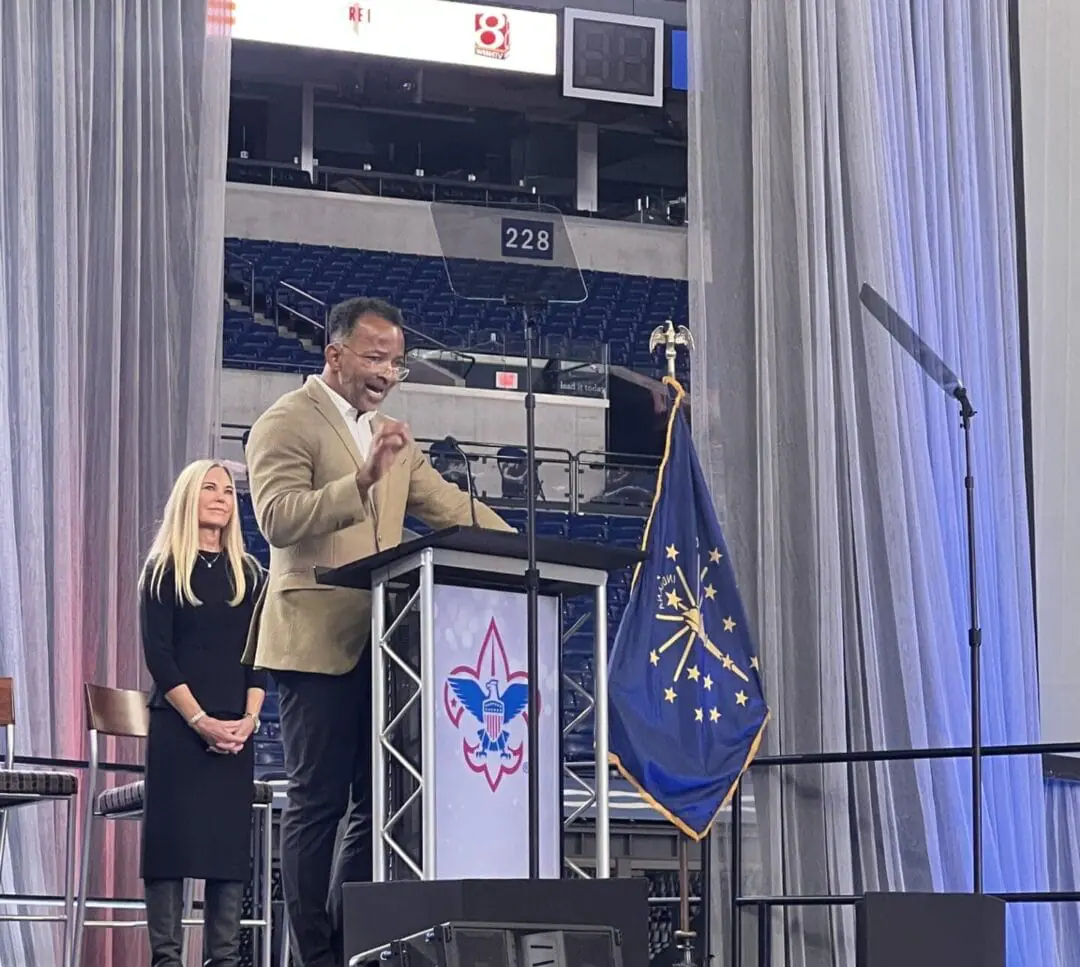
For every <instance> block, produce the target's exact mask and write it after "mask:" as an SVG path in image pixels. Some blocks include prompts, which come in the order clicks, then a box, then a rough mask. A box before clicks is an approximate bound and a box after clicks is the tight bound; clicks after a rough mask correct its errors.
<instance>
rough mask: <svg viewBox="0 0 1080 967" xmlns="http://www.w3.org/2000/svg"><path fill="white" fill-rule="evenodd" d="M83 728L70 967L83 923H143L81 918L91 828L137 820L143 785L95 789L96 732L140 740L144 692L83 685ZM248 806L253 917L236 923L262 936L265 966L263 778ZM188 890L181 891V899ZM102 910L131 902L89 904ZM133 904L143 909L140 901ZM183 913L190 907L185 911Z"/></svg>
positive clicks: (266, 803) (267, 802)
mask: <svg viewBox="0 0 1080 967" xmlns="http://www.w3.org/2000/svg"><path fill="white" fill-rule="evenodd" d="M86 726H87V729H88V731H89V736H90V743H89V744H90V769H89V775H88V777H87V790H86V800H85V805H84V809H85V814H86V815H85V821H84V826H83V839H82V866H81V868H80V870H79V891H78V896H77V899H76V916H75V943H74V951H73V956H72V961H71V967H80V965H79V958H80V957H81V956H82V949H83V935H84V932H85V929H86V927H120V926H124V927H127V926H145V925H146V921H145V920H142V921H124V922H123V923H119V922H116V921H110V920H91V921H87V919H86V907H87V900H88V897H87V895H86V891H87V884H88V882H89V879H90V877H89V873H90V844H91V836H92V833H93V827H94V823H95V821H96V820H99V819H106V820H111V819H138V818H140V817H141V816H142V813H143V804H144V802H145V792H146V783H145V781H144V780H142V779H140V780H138V781H137V782H129V783H126V784H124V785H121V786H115V787H114V788H112V789H104V790H102V791H101V792H98V773H99V772H100V755H101V750H100V741H101V737H102V736H113V737H117V738H135V739H145V738H146V736H147V735H148V733H149V731H150V710H149V709H148V708H147V706H146V695H144V694H143V693H142V692H139V691H134V690H131V689H122V688H106V687H105V686H103V685H91V684H90V683H87V684H86ZM254 792H255V795H254V808H255V812H256V814H257V815H259V816H260V824H259V833H260V843H261V846H260V849H259V852H258V856H257V859H258V860H259V870H260V872H261V881H260V883H259V885H260V887H261V890H260V891H259V892H260V898H259V905H258V906H259V912H260V913H261V914H262V916H261V917H260V918H259V919H257V920H242V921H241V922H240V925H241V926H242V927H248V928H254V929H257V930H258V931H259V932H260V933H261V935H262V949H261V951H260V954H261V956H260V960H259V963H260V965H261V967H271V963H272V951H271V948H270V937H271V932H272V907H271V889H272V886H273V880H272V877H271V870H272V863H273V846H274V837H273V833H274V823H273V818H274V814H273V801H274V794H273V789H272V788H271V787H270V785H268V784H267V783H265V782H256V783H255V790H254ZM187 897H188V894H187V893H185V900H186V899H187ZM95 906H101V907H102V908H104V909H120V908H124V909H130V908H131V904H130V903H129V902H126V901H120V900H112V901H110V900H103V901H100V902H98V903H95ZM138 907H139V908H141V909H145V904H142V903H139V904H138ZM185 913H186V914H189V913H190V910H188V911H185ZM195 926H202V921H201V920H194V919H192V918H191V917H190V916H189V915H185V918H184V928H185V931H186V929H187V928H188V927H195Z"/></svg>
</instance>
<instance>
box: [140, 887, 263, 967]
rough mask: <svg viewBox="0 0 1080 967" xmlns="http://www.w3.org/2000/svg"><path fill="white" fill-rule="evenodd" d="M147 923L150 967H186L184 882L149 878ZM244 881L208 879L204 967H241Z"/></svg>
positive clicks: (204, 914)
mask: <svg viewBox="0 0 1080 967" xmlns="http://www.w3.org/2000/svg"><path fill="white" fill-rule="evenodd" d="M145 890H146V925H147V930H148V932H149V934H150V967H183V963H184V961H183V959H182V957H181V952H182V950H183V946H184V928H183V918H184V881H183V880H147V881H146V883H145ZM243 908H244V884H243V883H235V882H232V881H230V880H207V881H206V896H205V900H204V904H203V960H204V963H205V967H240V919H241V914H242V912H243Z"/></svg>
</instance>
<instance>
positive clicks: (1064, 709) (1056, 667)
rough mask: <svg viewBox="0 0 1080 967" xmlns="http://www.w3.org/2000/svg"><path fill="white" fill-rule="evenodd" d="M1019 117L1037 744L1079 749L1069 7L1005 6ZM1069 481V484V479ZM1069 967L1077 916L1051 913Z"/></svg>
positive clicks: (1058, 820) (1073, 47) (1079, 853)
mask: <svg viewBox="0 0 1080 967" xmlns="http://www.w3.org/2000/svg"><path fill="white" fill-rule="evenodd" d="M1016 13H1017V34H1018V43H1019V55H1020V56H1019V61H1020V65H1019V66H1020V98H1021V108H1022V117H1023V161H1024V165H1023V184H1024V222H1025V229H1026V231H1025V236H1026V255H1027V310H1028V327H1027V331H1028V351H1029V357H1030V378H1029V387H1030V395H1031V398H1030V406H1031V475H1032V489H1033V494H1032V505H1033V510H1034V528H1033V529H1034V534H1035V574H1036V578H1037V580H1036V611H1035V613H1036V616H1037V618H1038V628H1039V684H1040V690H1039V691H1040V701H1041V710H1042V732H1043V740H1044V741H1046V742H1077V741H1080V702H1077V695H1078V694H1080V649H1078V648H1077V647H1076V629H1077V628H1078V627H1080V595H1078V594H1077V593H1076V589H1077V587H1078V586H1080V502H1078V501H1077V499H1076V493H1077V488H1078V486H1080V370H1078V367H1077V359H1078V358H1080V356H1078V355H1077V352H1080V329H1078V327H1077V320H1076V317H1075V316H1074V314H1073V307H1074V306H1075V305H1076V304H1077V299H1078V298H1080V222H1078V220H1077V216H1076V213H1077V206H1078V205H1080V4H1076V3H1073V2H1072V0H1020V2H1018V3H1017V5H1016ZM1074 478H1075V479H1074ZM1047 821H1048V824H1049V830H1048V835H1049V838H1050V839H1049V843H1050V845H1049V850H1050V885H1051V887H1052V888H1053V889H1055V890H1073V891H1075V890H1076V889H1077V888H1078V885H1080V835H1078V833H1080V784H1077V783H1069V782H1048V783H1047ZM1054 915H1055V919H1056V922H1057V927H1058V956H1059V958H1060V962H1061V963H1063V964H1075V963H1080V906H1078V905H1077V904H1063V903H1057V904H1055V905H1054Z"/></svg>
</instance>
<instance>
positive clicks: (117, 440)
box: [0, 0, 230, 967]
mask: <svg viewBox="0 0 1080 967" xmlns="http://www.w3.org/2000/svg"><path fill="white" fill-rule="evenodd" d="M216 6H221V5H220V4H219V5H216ZM229 65H230V40H229V37H228V33H227V25H226V24H225V23H224V22H223V21H221V20H220V19H218V17H217V16H216V15H214V16H210V17H208V15H207V5H206V3H205V2H204V0H193V2H190V3H189V2H183V3H178V2H173V0H47V2H41V0H3V2H2V3H0V172H2V174H0V320H2V330H0V674H3V675H11V676H13V677H14V678H15V683H16V715H17V727H16V734H17V750H16V751H17V752H18V753H20V754H24V755H37V756H60V757H70V758H83V757H85V753H86V749H85V731H84V721H83V712H82V685H83V683H84V682H87V681H93V682H98V683H101V684H107V685H114V686H122V687H139V686H142V685H144V684H145V681H144V677H143V670H142V658H141V652H140V646H139V642H138V636H137V626H136V614H135V580H136V576H137V573H138V569H139V561H140V558H141V557H142V555H143V554H144V553H145V548H146V544H147V541H148V538H149V536H150V534H151V531H152V527H153V524H154V521H155V518H156V517H157V516H158V514H159V513H160V510H161V506H162V503H163V501H164V498H165V496H167V493H168V489H169V487H170V485H171V482H172V479H173V477H174V475H175V474H176V472H177V471H178V470H179V469H180V467H181V466H182V465H183V464H184V463H185V462H186V461H187V460H188V459H191V458H194V457H196V456H201V455H206V454H207V453H209V452H211V451H210V448H211V443H212V440H213V433H214V428H215V424H216V422H217V413H216V406H217V393H216V386H217V381H218V371H219V357H220V342H221V340H220V331H221V329H220V317H221V305H222V302H221V278H222V275H221V273H222V266H221V263H222V239H223V236H224V193H225V184H224V176H225V155H226V139H227V111H228V93H229ZM119 751H120V752H123V753H126V754H127V755H128V756H130V757H137V756H138V751H139V750H138V749H137V748H127V749H122V750H119ZM60 820H61V814H60V811H59V810H58V811H57V812H56V813H55V814H54V813H53V812H52V811H51V810H50V809H44V808H32V809H24V810H20V811H18V812H17V814H16V815H15V817H14V820H13V823H12V827H11V835H10V845H9V849H8V853H7V861H6V863H5V868H4V871H3V880H2V884H3V888H4V890H5V891H10V890H12V889H15V890H19V891H23V892H29V893H54V894H55V893H59V892H60V886H61V871H62V865H61V861H60V860H61V858H60V853H59V850H60V844H62V842H63V836H62V830H63V826H62V824H61V821H60ZM124 825H127V824H124ZM106 845H107V846H108V848H109V854H108V855H109V859H108V860H106V859H105V857H104V855H102V853H101V850H102V849H103V848H104V847H105V846H106ZM96 849H97V851H98V852H97V855H96V857H95V859H94V861H93V874H92V879H91V883H92V889H91V893H92V895H101V894H103V893H107V892H118V893H120V894H122V895H126V896H139V895H140V894H141V890H140V886H139V881H138V878H137V877H138V852H137V829H136V828H135V827H132V826H130V825H127V828H126V829H125V830H124V831H123V832H122V833H118V832H117V830H116V829H115V828H114V829H110V830H109V831H108V832H107V833H104V834H103V835H102V836H101V837H99V838H98V841H97V843H96ZM124 934H125V935H126V937H127V939H126V940H125V939H116V938H115V937H106V936H105V934H104V933H103V932H101V931H97V932H94V931H92V932H91V936H92V941H91V943H90V944H89V946H88V948H87V950H86V955H85V959H84V962H85V963H87V964H90V963H95V964H98V963H113V964H121V963H125V962H127V963H136V962H138V959H140V958H136V959H132V957H133V951H135V950H140V951H141V945H142V939H141V936H139V934H138V932H136V933H132V932H130V931H125V932H124ZM141 957H142V958H144V957H145V955H144V954H143V955H141ZM0 963H3V964H4V965H11V967H22V965H27V967H29V965H38V964H58V963H60V957H59V929H58V928H55V927H53V926H50V925H46V926H41V925H38V926H30V925H18V924H4V925H3V926H2V927H0Z"/></svg>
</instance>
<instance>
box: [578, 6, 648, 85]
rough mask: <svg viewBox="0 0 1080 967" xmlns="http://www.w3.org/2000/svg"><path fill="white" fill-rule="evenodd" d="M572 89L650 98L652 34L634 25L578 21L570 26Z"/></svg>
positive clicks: (646, 29) (646, 28) (644, 28)
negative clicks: (572, 32) (571, 40)
mask: <svg viewBox="0 0 1080 967" xmlns="http://www.w3.org/2000/svg"><path fill="white" fill-rule="evenodd" d="M573 63H574V87H579V88H583V89H585V90H591V91H614V92H616V93H619V94H637V95H638V96H640V97H651V96H652V94H653V91H654V90H655V87H656V31H655V30H653V28H652V27H641V26H638V25H637V24H623V23H611V22H603V21H599V20H579V21H577V23H576V24H575V26H574V62H573Z"/></svg>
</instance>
